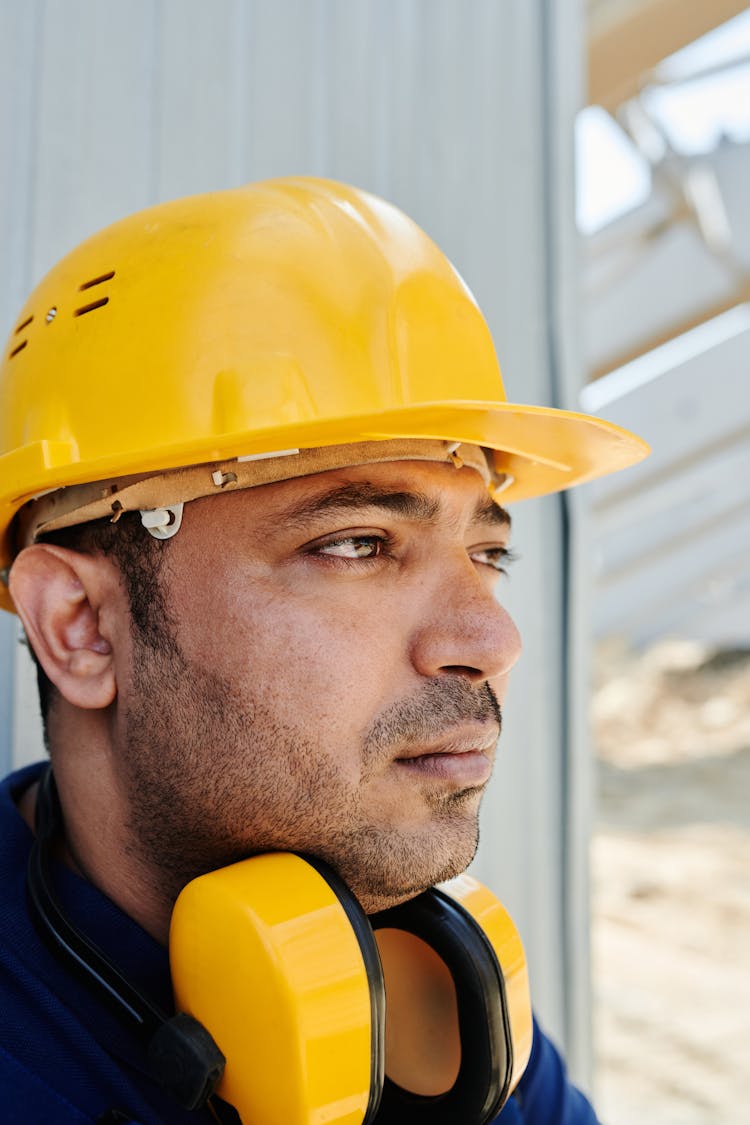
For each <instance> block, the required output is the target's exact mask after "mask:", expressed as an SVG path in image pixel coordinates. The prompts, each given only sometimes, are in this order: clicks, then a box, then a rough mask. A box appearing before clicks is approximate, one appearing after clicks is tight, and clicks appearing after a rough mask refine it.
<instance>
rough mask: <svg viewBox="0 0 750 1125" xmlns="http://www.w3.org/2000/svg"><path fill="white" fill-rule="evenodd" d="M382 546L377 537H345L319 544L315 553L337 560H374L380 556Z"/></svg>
mask: <svg viewBox="0 0 750 1125" xmlns="http://www.w3.org/2000/svg"><path fill="white" fill-rule="evenodd" d="M384 546H385V544H384V542H383V540H382V539H380V538H379V537H378V536H377V535H347V536H345V537H344V538H343V539H332V540H330V541H329V542H328V543H321V544H320V545H319V546H318V547H316V549H315V553H316V554H319V555H328V556H333V557H334V558H338V559H374V558H377V557H378V555H380V554H382V552H383V548H384Z"/></svg>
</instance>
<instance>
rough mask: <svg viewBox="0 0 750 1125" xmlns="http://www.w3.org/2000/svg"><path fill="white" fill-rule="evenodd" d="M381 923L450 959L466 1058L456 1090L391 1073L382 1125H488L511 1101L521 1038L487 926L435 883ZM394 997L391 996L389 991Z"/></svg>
mask: <svg viewBox="0 0 750 1125" xmlns="http://www.w3.org/2000/svg"><path fill="white" fill-rule="evenodd" d="M370 925H371V926H372V928H373V930H375V931H377V930H379V929H385V928H392V929H396V930H404V931H405V932H407V933H410V934H414V935H415V937H418V938H421V939H422V940H423V941H424V942H426V943H427V945H429V946H431V947H432V948H433V949H434V950H435V952H436V953H437V954H438V956H439V957H441V958H442V960H443V961H444V963H445V965H446V966H447V968H448V971H449V972H450V974H451V976H452V978H453V982H454V985H455V988H456V997H457V1002H458V1024H459V1034H460V1039H461V1064H460V1068H459V1072H458V1076H457V1078H456V1081H455V1083H454V1084H453V1086H452V1087H451V1089H450V1090H448V1091H446V1093H444V1094H439V1095H436V1096H434V1097H433V1096H424V1095H419V1094H414V1093H411V1092H410V1091H408V1090H404V1089H403V1088H402V1087H401V1086H398V1085H397V1084H396V1083H395V1082H393V1081H392V1080H391V1079H389V1078H388V1075H387V1074H386V1078H385V1083H384V1086H383V1097H382V1100H381V1103H380V1111H379V1113H378V1114H377V1116H376V1118H375V1122H376V1123H378V1122H380V1123H381V1125H421V1123H423V1122H424V1125H428V1123H429V1125H459V1123H460V1125H485V1123H486V1122H489V1121H491V1120H492V1118H493V1117H494V1116H495V1115H496V1114H497V1113H498V1112H499V1111H500V1109H501V1108H502V1106H503V1104H504V1103H505V1101H506V1099H507V1096H508V1092H509V1085H510V1079H511V1074H512V1069H513V1043H512V1037H511V1030H510V1023H509V1019H508V1013H507V1005H506V999H505V984H504V979H503V974H502V971H501V969H500V966H499V964H498V960H497V957H496V956H495V952H494V950H493V948H492V946H491V944H490V942H489V941H488V939H487V937H486V935H485V933H484V931H483V930H482V928H481V927H480V926H479V925H478V924H477V922H475V920H474V919H473V918H472V916H471V914H469V912H468V911H467V910H465V909H464V908H463V907H462V906H461V905H460V904H459V903H458V902H456V901H455V900H454V899H452V898H450V896H448V895H446V894H443V892H442V891H439V890H437V889H432V890H429V891H425V892H424V894H421V895H419V896H418V897H417V898H415V899H412V900H411V901H410V902H406V903H403V904H402V905H401V906H395V907H392V908H391V909H389V910H384V911H382V912H381V913H379V914H375V915H372V916H371V917H370ZM386 1004H387V996H386Z"/></svg>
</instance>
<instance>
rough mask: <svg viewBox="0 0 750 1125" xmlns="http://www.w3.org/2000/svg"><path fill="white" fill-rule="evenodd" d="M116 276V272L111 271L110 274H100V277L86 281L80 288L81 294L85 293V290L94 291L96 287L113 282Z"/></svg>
mask: <svg viewBox="0 0 750 1125" xmlns="http://www.w3.org/2000/svg"><path fill="white" fill-rule="evenodd" d="M114 276H115V271H114V270H110V271H109V273H103V274H100V275H99V277H92V278H91V281H84V282H83V284H82V285H79V286H78V291H79V293H83V291H84V289H93V287H94V286H95V285H101V284H102V282H104V281H111V280H112V278H113V277H114Z"/></svg>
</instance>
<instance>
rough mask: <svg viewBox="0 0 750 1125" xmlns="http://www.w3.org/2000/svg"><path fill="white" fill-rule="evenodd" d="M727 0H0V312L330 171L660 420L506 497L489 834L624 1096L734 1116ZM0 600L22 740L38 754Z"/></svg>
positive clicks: (741, 779)
mask: <svg viewBox="0 0 750 1125" xmlns="http://www.w3.org/2000/svg"><path fill="white" fill-rule="evenodd" d="M746 7H747V6H746V5H745V4H744V3H732V2H730V0H589V3H587V4H585V3H583V2H581V0H210V2H209V0H129V2H128V3H127V4H126V3H122V2H121V0H24V2H23V3H21V2H20V0H0V46H1V49H2V53H3V65H2V67H0V261H1V262H2V271H0V330H2V333H3V334H5V333H8V332H11V331H12V329H13V326H14V323H15V318H16V314H17V311H18V309H19V308H20V306H21V304H22V301H23V299H24V297H25V295H26V293H27V292H28V290H29V289H30V288H31V286H32V285H33V284H34V283H35V282H36V281H38V280H39V279H40V278H41V276H42V275H43V274H44V273H45V272H46V270H47V269H48V268H49V267H50V266H51V265H52V264H53V262H54V261H56V260H57V259H58V258H59V257H60V256H61V255H62V254H63V253H65V252H66V251H67V250H68V249H70V248H72V246H74V245H75V244H76V243H77V242H78V241H80V240H81V239H82V238H84V237H85V236H86V235H87V234H89V233H91V232H93V231H94V230H96V229H98V228H99V227H101V226H103V225H104V224H106V223H108V222H111V221H113V220H114V219H116V218H118V217H120V216H121V215H123V214H126V213H128V212H130V211H133V210H136V209H137V208H139V207H144V206H147V205H149V204H151V203H154V202H157V201H159V200H161V199H167V198H171V197H175V196H178V195H185V194H190V193H193V192H199V191H209V190H213V189H218V188H224V187H229V186H233V185H235V184H239V183H242V182H244V181H247V180H253V179H260V178H264V177H267V176H276V175H285V174H291V173H300V172H301V173H307V174H317V175H326V176H333V177H337V178H340V179H343V180H347V181H349V182H352V183H355V184H357V185H359V186H361V187H364V188H367V189H369V190H372V191H375V192H377V193H379V194H382V195H384V196H386V197H387V198H389V199H391V200H393V201H394V202H395V203H397V204H398V205H400V206H401V207H403V208H404V209H405V210H406V211H407V212H409V213H410V214H411V215H412V216H413V217H414V218H415V219H416V220H417V221H418V222H420V223H421V224H422V225H423V226H424V227H425V229H427V231H428V232H429V233H430V234H432V235H433V236H434V237H435V239H436V240H437V241H438V242H439V243H440V245H441V246H442V247H443V248H444V249H445V250H446V252H447V253H448V254H449V255H450V256H451V257H452V259H453V260H454V261H455V263H456V264H457V266H458V268H459V269H460V270H461V272H462V274H463V275H464V276H465V278H466V279H467V281H468V283H469V285H470V286H471V288H472V289H473V290H474V292H475V293H476V295H477V298H478V299H479V302H480V304H481V306H482V308H483V309H484V311H485V313H486V315H487V318H488V320H489V323H490V326H491V328H492V331H493V335H494V337H495V341H496V345H497V349H498V353H499V356H500V360H501V364H502V366H503V370H504V373H505V376H506V382H507V386H508V392H509V397H510V398H511V399H517V400H520V401H531V402H539V403H545V404H548V405H558V406H565V407H568V408H573V409H576V408H580V409H583V410H586V411H589V412H594V413H599V414H601V415H602V416H604V417H607V418H610V419H611V420H613V421H616V422H620V423H621V424H623V425H625V426H628V427H631V428H632V429H634V430H635V431H636V432H638V433H640V434H642V436H644V437H645V438H646V439H647V440H648V441H650V442H651V444H652V446H653V453H652V456H651V457H650V459H649V460H648V461H646V462H644V463H643V464H642V465H641V466H638V467H637V468H636V469H633V470H630V471H628V472H627V473H625V474H622V475H619V476H617V477H615V478H613V479H612V480H608V481H606V482H603V483H601V484H598V485H591V486H585V487H584V488H582V489H580V490H579V491H578V492H577V493H576V494H574V495H573V496H571V497H569V498H568V497H552V498H547V499H545V500H542V501H536V502H530V503H529V504H528V505H521V506H520V507H519V508H518V509H517V510H516V511H514V513H513V518H514V527H515V532H514V535H515V541H516V545H517V548H518V550H519V554H520V556H521V559H520V562H519V563H518V564H517V566H516V568H515V570H514V572H513V576H512V580H511V584H510V586H509V587H508V588H507V589H506V590H504V591H503V592H502V596H503V598H504V599H506V600H507V601H508V604H509V606H510V608H511V610H512V612H513V613H514V615H515V616H516V618H517V620H518V623H519V626H520V628H521V631H522V634H523V636H524V641H525V653H524V657H523V659H522V661H521V663H520V664H519V666H518V668H517V670H516V672H515V673H514V683H513V685H512V691H511V694H510V697H509V700H508V704H507V708H506V711H507V714H506V721H505V724H504V734H503V741H502V755H501V758H500V762H499V766H498V769H497V776H496V778H495V779H494V781H493V783H492V787H491V790H490V793H489V795H488V797H487V800H486V802H485V808H484V813H483V823H482V843H481V847H480V853H479V856H478V859H477V861H476V865H475V867H476V872H477V874H478V875H479V876H480V877H481V878H483V879H484V880H485V881H486V882H488V883H489V884H490V885H491V886H492V887H493V888H494V889H495V890H496V891H497V892H498V893H499V894H500V895H501V896H502V897H503V898H504V900H505V901H506V902H507V904H508V906H509V907H510V909H511V911H512V913H513V914H514V916H515V918H516V921H517V923H518V925H519V928H520V929H521V932H522V935H523V938H524V942H525V945H526V949H527V954H528V958H529V963H530V969H531V979H532V991H533V996H534V1003H535V1007H536V1009H537V1012H538V1014H539V1016H540V1018H541V1020H542V1022H543V1024H544V1025H545V1027H546V1028H547V1030H548V1031H549V1032H550V1033H551V1034H552V1035H553V1037H554V1038H555V1039H556V1040H557V1041H558V1043H559V1044H560V1045H561V1047H562V1048H563V1049H564V1051H565V1053H566V1056H567V1058H568V1060H569V1063H570V1067H571V1070H572V1073H573V1075H574V1077H575V1078H576V1080H577V1081H578V1082H579V1083H581V1084H582V1085H583V1086H584V1087H585V1088H586V1089H587V1090H589V1091H590V1092H591V1091H593V1093H594V1095H595V1097H596V1101H597V1105H598V1106H599V1112H600V1115H601V1117H602V1119H603V1120H604V1121H605V1122H609V1123H610V1125H634V1123H636V1122H638V1123H639V1125H640V1123H641V1122H644V1121H647V1122H649V1125H698V1123H701V1125H703V1123H705V1125H708V1123H710V1125H717V1123H719V1122H720V1123H722V1125H739V1123H740V1122H744V1121H745V1120H746V1117H747V1111H746V1109H745V1105H744V1102H743V1097H742V1094H743V1090H744V1089H745V1087H746V1075H747V1073H748V1061H750V1060H748V1057H747V1054H748V1048H747V1044H748V1042H750V1003H749V1001H750V971H749V967H748V953H747V950H748V949H750V882H749V878H750V877H749V875H748V872H749V871H750V864H749V863H748V860H750V813H749V811H748V799H747V796H748V793H750V786H748V780H750V779H749V778H748V774H749V773H750V764H749V763H750V718H749V715H750V711H749V708H748V704H749V703H750V572H749V570H748V566H747V559H748V548H749V547H750V471H749V470H750V442H749V441H748V438H749V437H750V384H749V382H748V374H747V372H748V363H749V361H750V208H749V206H748V199H749V198H750V11H746ZM102 378H106V372H103V373H102ZM144 409H148V404H144ZM102 424H103V425H106V419H103V420H102ZM1 471H2V462H1V461H0V472H1ZM0 616H2V617H3V620H2V622H0V720H1V723H0V766H2V768H3V770H5V769H10V768H11V767H12V766H14V765H17V764H21V763H22V762H25V761H27V760H30V759H32V758H35V757H38V756H40V754H41V753H42V750H41V740H40V733H39V723H38V715H37V708H36V702H35V695H34V684H33V678H32V676H31V674H30V668H29V661H28V658H27V654H26V653H25V651H24V649H23V646H22V645H21V644H19V637H18V632H17V627H16V623H15V621H14V620H13V618H11V617H10V616H9V615H0Z"/></svg>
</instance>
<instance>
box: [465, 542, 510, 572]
mask: <svg viewBox="0 0 750 1125" xmlns="http://www.w3.org/2000/svg"><path fill="white" fill-rule="evenodd" d="M471 557H472V559H473V560H474V562H476V563H479V564H480V565H481V566H491V567H492V568H493V569H494V570H496V571H498V572H499V573H500V574H506V573H507V569H508V567H509V566H510V564H511V563H513V562H515V561H516V556H515V554H514V553H513V551H511V549H510V547H483V548H482V549H481V550H479V551H472V552H471Z"/></svg>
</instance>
